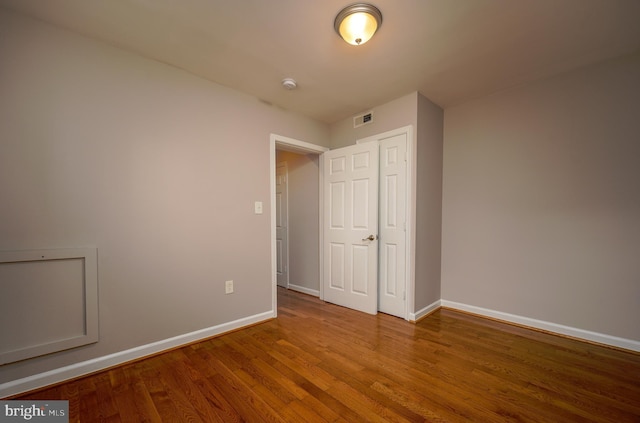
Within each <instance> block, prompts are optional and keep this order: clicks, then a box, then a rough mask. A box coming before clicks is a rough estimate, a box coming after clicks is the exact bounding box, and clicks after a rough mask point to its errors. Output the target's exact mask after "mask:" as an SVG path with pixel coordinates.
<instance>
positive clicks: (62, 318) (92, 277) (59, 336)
mask: <svg viewBox="0 0 640 423" xmlns="http://www.w3.org/2000/svg"><path fill="white" fill-rule="evenodd" d="M0 290H1V291H2V296H0V339H2V347H0V364H7V363H13V362H16V361H20V360H25V359H28V358H32V357H37V356H40V355H45V354H50V353H53V352H58V351H63V350H66V349H70V348H75V347H79V346H82V345H87V344H92V343H95V342H98V268H97V249H96V248H65V249H52V250H29V251H8V252H0Z"/></svg>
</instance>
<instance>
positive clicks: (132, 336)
mask: <svg viewBox="0 0 640 423" xmlns="http://www.w3.org/2000/svg"><path fill="white" fill-rule="evenodd" d="M0 57H1V58H2V59H1V60H0V93H1V94H0V199H1V200H0V250H29V249H35V248H61V247H77V246H91V245H94V246H97V248H98V269H99V274H98V278H99V295H100V300H99V313H100V342H98V343H97V344H95V345H91V346H88V347H82V348H79V349H75V350H69V351H66V352H62V353H57V354H54V355H50V356H45V357H40V358H36V359H32V360H28V361H24V362H19V363H14V364H10V365H7V366H3V367H2V368H0V383H2V382H6V381H8V380H14V379H17V378H21V377H25V376H28V375H32V374H35V373H40V372H43V371H47V370H50V369H54V368H58V367H62V366H65V365H69V364H71V363H76V362H79V361H83V360H88V359H91V358H95V357H101V356H104V355H107V354H110V353H114V352H118V351H121V350H124V349H128V348H132V347H136V346H140V345H144V344H147V343H151V342H154V341H158V340H163V339H166V338H170V337H172V336H176V335H180V334H184V333H188V332H191V331H195V330H199V329H203V328H208V327H212V326H215V325H220V324H222V323H226V322H230V321H233V320H236V319H240V318H243V317H247V316H252V315H255V314H259V313H263V312H267V311H269V310H271V298H272V297H271V293H272V283H271V253H270V249H271V238H270V236H271V229H270V216H269V212H268V211H269V210H270V207H269V204H270V198H269V197H270V187H269V174H270V169H269V157H270V152H269V135H270V133H278V134H282V135H285V136H288V137H292V138H296V139H304V140H305V141H307V142H311V143H314V144H320V145H322V144H323V143H325V144H326V141H327V140H328V139H329V130H328V127H327V126H326V125H324V124H320V123H317V122H314V121H312V120H309V119H306V118H303V117H300V116H297V115H294V114H291V113H288V112H284V111H282V110H280V109H278V108H275V107H274V108H271V107H269V106H267V105H265V104H263V103H262V102H260V101H258V100H257V99H255V98H253V97H250V96H246V95H242V94H239V93H238V92H235V91H232V90H230V89H227V88H224V87H222V86H219V85H216V84H213V83H210V82H208V81H205V80H203V79H200V78H197V77H195V76H192V75H190V74H188V73H186V72H183V71H181V70H178V69H176V68H173V67H170V66H166V65H163V64H160V63H158V62H154V61H150V60H146V59H144V58H141V57H139V56H137V55H134V54H130V53H127V52H125V51H122V50H119V49H117V48H114V47H111V46H107V45H104V44H101V43H99V42H96V41H94V40H91V39H87V38H83V37H80V36H77V35H74V34H72V33H70V32H66V31H63V30H59V29H56V28H54V27H51V26H48V25H46V24H42V23H39V22H37V21H33V20H29V19H25V18H22V17H18V16H17V15H14V14H11V13H8V12H4V11H1V10H0ZM247 122H250V124H247ZM254 201H263V202H264V205H265V207H264V210H265V211H266V212H265V213H264V214H262V215H255V214H254V213H253V202H254ZM227 279H233V280H235V293H234V294H232V295H224V281H225V280H227ZM4 294H5V293H4V292H3V295H4Z"/></svg>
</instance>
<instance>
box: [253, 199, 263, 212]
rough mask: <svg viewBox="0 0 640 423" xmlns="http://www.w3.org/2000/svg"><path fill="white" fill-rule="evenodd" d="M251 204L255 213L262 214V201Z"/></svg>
mask: <svg viewBox="0 0 640 423" xmlns="http://www.w3.org/2000/svg"><path fill="white" fill-rule="evenodd" d="M253 206H254V213H255V214H262V201H256V202H255V203H254V205H253Z"/></svg>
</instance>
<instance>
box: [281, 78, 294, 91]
mask: <svg viewBox="0 0 640 423" xmlns="http://www.w3.org/2000/svg"><path fill="white" fill-rule="evenodd" d="M282 86H283V87H285V88H286V89H288V90H295V89H296V87H297V86H298V84H297V82H296V81H295V79H293V78H285V79H283V80H282Z"/></svg>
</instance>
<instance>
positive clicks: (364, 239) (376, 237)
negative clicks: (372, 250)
mask: <svg viewBox="0 0 640 423" xmlns="http://www.w3.org/2000/svg"><path fill="white" fill-rule="evenodd" d="M376 239H378V235H369V236H368V237H366V238H362V240H363V241H375V240H376Z"/></svg>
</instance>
